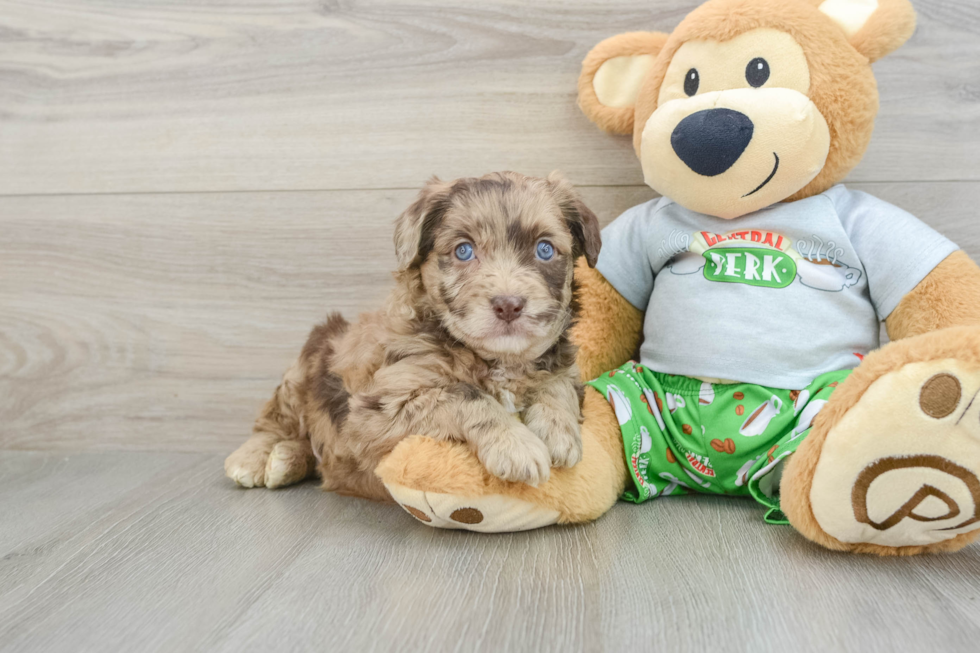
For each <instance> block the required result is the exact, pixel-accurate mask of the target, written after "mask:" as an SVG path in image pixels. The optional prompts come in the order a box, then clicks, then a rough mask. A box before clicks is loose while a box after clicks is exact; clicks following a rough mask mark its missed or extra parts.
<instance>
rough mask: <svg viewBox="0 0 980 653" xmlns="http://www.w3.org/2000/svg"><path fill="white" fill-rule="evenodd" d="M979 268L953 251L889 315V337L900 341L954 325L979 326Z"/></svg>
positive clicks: (964, 255) (962, 255)
mask: <svg viewBox="0 0 980 653" xmlns="http://www.w3.org/2000/svg"><path fill="white" fill-rule="evenodd" d="M978 298H980V267H978V266H977V264H976V263H974V262H973V261H972V260H971V259H970V257H969V256H967V255H966V252H964V251H962V250H961V251H958V252H953V253H952V254H950V255H949V256H948V257H947V258H946V260H945V261H943V262H942V263H940V264H939V265H937V266H936V269H934V270H933V271H932V272H931V273H930V274H929V276H927V277H926V278H925V279H923V280H922V281H921V282H920V283H919V285H918V286H916V287H915V289H914V290H913V291H912V292H910V293H909V294H907V295H906V296H905V297H903V298H902V301H901V302H899V304H898V306H897V307H896V308H895V310H894V311H892V314H891V315H889V316H888V319H887V320H886V322H885V325H886V326H887V328H888V337H889V338H890V339H892V340H901V339H903V338H910V337H912V336H918V335H922V334H923V333H929V332H931V331H938V330H939V329H945V328H948V327H954V326H977V325H980V301H978Z"/></svg>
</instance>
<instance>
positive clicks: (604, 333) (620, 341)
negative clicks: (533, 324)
mask: <svg viewBox="0 0 980 653" xmlns="http://www.w3.org/2000/svg"><path fill="white" fill-rule="evenodd" d="M575 281H576V283H577V285H578V294H577V297H578V301H579V305H580V310H579V315H580V317H579V320H578V322H577V323H576V325H575V326H574V328H573V329H572V340H573V341H574V342H575V344H576V345H578V348H579V349H578V358H577V363H578V368H579V371H580V372H581V375H582V379H583V380H590V379H594V378H596V377H597V376H599V375H600V374H602V373H603V372H606V371H608V370H611V369H613V368H616V367H619V366H620V365H622V364H623V363H625V362H626V361H628V360H629V359H630V358H631V357H632V356H633V354H634V353H635V352H636V349H637V347H638V346H639V344H640V338H641V336H642V333H643V312H642V311H639V310H637V309H636V307H634V306H633V305H632V304H630V303H629V302H628V301H627V300H626V299H625V298H623V296H622V295H620V294H619V293H618V292H616V289H615V288H613V287H612V285H611V284H610V283H609V282H608V281H606V279H605V278H604V277H603V276H602V274H600V273H599V271H598V270H596V269H594V268H590V267H588V266H587V265H586V264H585V262H584V260H580V261H579V262H578V265H576V267H575Z"/></svg>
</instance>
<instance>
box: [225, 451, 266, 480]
mask: <svg viewBox="0 0 980 653" xmlns="http://www.w3.org/2000/svg"><path fill="white" fill-rule="evenodd" d="M267 458H268V456H267V455H262V454H261V453H260V452H256V451H254V450H249V449H246V448H245V447H244V446H242V447H240V448H239V449H238V450H237V451H235V453H233V454H231V455H230V456H228V457H227V458H226V459H225V475H226V476H227V477H228V478H230V479H231V480H233V481H235V483H237V484H238V485H240V486H242V487H248V488H251V487H265V466H266V461H267Z"/></svg>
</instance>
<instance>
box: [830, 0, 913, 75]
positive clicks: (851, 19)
mask: <svg viewBox="0 0 980 653" xmlns="http://www.w3.org/2000/svg"><path fill="white" fill-rule="evenodd" d="M815 2H816V4H817V8H818V9H819V10H820V11H821V12H823V13H824V14H826V15H827V16H829V17H830V19H831V20H833V21H834V22H835V23H837V24H838V25H839V26H840V28H841V29H843V30H844V33H845V34H846V35H847V39H848V40H849V41H850V42H851V45H853V46H854V48H855V49H856V50H857V51H858V52H860V53H861V54H863V55H864V56H866V57H867V58H868V59H869V60H870V61H877V60H878V59H881V58H882V57H883V56H885V55H886V54H888V53H889V52H891V51H893V50H896V49H898V47H899V46H901V45H902V44H903V43H905V42H906V41H908V40H909V37H910V36H912V32H914V31H915V10H914V9H912V4H911V3H910V2H909V0H815Z"/></svg>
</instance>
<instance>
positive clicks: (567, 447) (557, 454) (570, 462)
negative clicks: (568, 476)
mask: <svg viewBox="0 0 980 653" xmlns="http://www.w3.org/2000/svg"><path fill="white" fill-rule="evenodd" d="M576 426H578V425H576ZM545 445H546V446H547V447H548V451H549V453H551V466H552V467H574V466H575V465H577V464H579V463H580V462H581V461H582V436H581V435H580V434H579V430H578V428H576V429H575V430H574V431H573V432H568V431H554V432H553V433H552V434H551V437H549V438H548V439H547V440H545Z"/></svg>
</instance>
